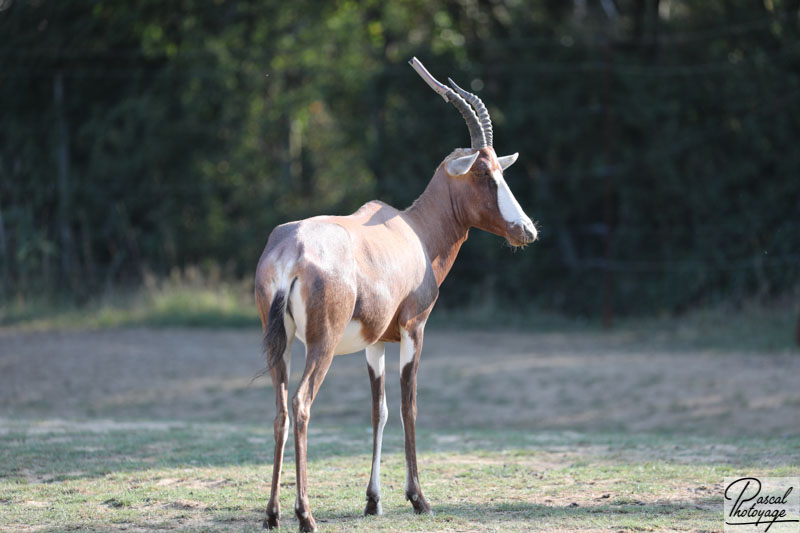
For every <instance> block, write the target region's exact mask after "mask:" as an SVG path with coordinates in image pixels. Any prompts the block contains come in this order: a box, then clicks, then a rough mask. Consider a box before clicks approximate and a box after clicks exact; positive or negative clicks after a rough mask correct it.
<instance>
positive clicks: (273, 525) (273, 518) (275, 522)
mask: <svg viewBox="0 0 800 533" xmlns="http://www.w3.org/2000/svg"><path fill="white" fill-rule="evenodd" d="M279 527H281V522H280V516H279V515H276V514H267V517H266V518H265V519H264V529H278V528H279Z"/></svg>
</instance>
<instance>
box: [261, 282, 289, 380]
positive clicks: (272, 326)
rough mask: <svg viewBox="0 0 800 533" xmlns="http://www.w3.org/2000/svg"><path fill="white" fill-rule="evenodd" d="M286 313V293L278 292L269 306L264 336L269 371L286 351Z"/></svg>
mask: <svg viewBox="0 0 800 533" xmlns="http://www.w3.org/2000/svg"><path fill="white" fill-rule="evenodd" d="M285 312H286V292H285V291H282V290H280V291H277V292H276V293H275V297H274V298H272V305H270V306H269V320H268V322H267V332H266V333H265V334H264V352H265V353H266V355H267V369H271V368H272V367H274V366H275V365H277V364H278V362H279V361H280V360H281V358H282V357H283V352H285V351H286V328H285V327H284V325H283V314H284V313H285Z"/></svg>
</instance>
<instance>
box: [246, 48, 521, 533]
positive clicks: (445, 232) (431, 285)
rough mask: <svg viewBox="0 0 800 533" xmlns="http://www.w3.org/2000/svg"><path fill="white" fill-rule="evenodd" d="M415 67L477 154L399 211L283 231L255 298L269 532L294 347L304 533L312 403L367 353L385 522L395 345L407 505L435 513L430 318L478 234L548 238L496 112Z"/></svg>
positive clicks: (462, 152)
mask: <svg viewBox="0 0 800 533" xmlns="http://www.w3.org/2000/svg"><path fill="white" fill-rule="evenodd" d="M409 63H410V64H411V66H412V67H413V68H414V70H415V71H416V72H417V73H418V74H419V75H420V76H421V77H422V79H423V80H424V81H425V82H426V83H427V84H428V85H429V86H430V87H431V89H433V90H434V91H435V92H436V93H437V94H439V95H440V96H441V97H442V98H443V99H444V101H445V102H449V103H452V104H453V105H454V106H455V107H456V109H458V111H459V112H460V113H461V115H462V116H463V117H464V120H465V121H466V123H467V127H468V129H469V134H470V141H471V148H469V149H465V148H460V149H456V150H454V151H453V152H452V153H451V154H450V155H448V156H447V157H446V158H445V159H444V161H442V162H441V164H439V166H438V168H437V169H436V172H435V174H434V175H433V178H431V180H430V183H429V184H428V186H427V188H426V189H425V191H424V192H423V193H422V195H421V196H420V197H419V198H417V199H416V201H414V203H413V204H412V205H411V206H410V207H408V208H407V209H405V210H404V211H399V210H397V209H395V208H394V207H392V206H390V205H387V204H385V203H383V202H380V201H371V202H368V203H366V204H364V205H363V206H362V207H361V208H359V209H358V211H356V212H355V213H353V214H352V215H349V216H317V217H313V218H308V219H305V220H300V221H297V222H289V223H287V224H282V225H280V226H278V227H276V228H275V229H274V230H273V232H272V233H271V234H270V236H269V240H268V242H267V246H266V248H265V249H264V252H263V253H262V255H261V259H260V260H259V262H258V267H257V270H256V278H255V298H256V304H257V306H258V312H259V316H260V318H261V322H262V325H263V331H264V349H265V352H266V356H267V366H268V368H269V372H270V375H271V377H272V383H273V385H274V388H275V404H276V415H275V423H274V429H275V455H274V461H273V470H272V489H271V493H270V498H269V503H268V504H267V514H266V519H265V520H264V527H265V528H270V529H272V528H276V527H278V526H279V519H280V508H279V504H278V493H279V490H280V477H281V466H282V463H283V450H284V446H285V445H286V440H287V437H288V435H289V409H288V405H287V402H288V398H287V396H288V390H287V387H288V382H289V371H290V358H291V345H292V340H293V339H294V337H297V338H298V339H300V340H301V341H302V342H303V344H305V348H306V362H305V368H304V369H303V376H302V378H301V379H300V383H299V384H298V386H297V390H296V392H295V393H294V396H293V397H292V413H293V417H294V446H295V462H296V467H297V485H296V489H297V496H296V500H295V506H294V512H295V515H296V516H297V519H298V521H299V526H300V530H301V531H315V530H316V524H315V522H314V518H313V517H312V515H311V509H310V507H309V502H308V482H307V479H306V452H307V447H306V443H307V438H306V437H307V434H306V432H307V428H308V422H309V417H310V410H311V404H312V403H313V401H314V398H315V397H316V395H317V392H318V391H319V388H320V386H321V385H322V382H323V380H324V379H325V375H326V374H327V372H328V369H329V368H330V365H331V362H332V361H333V358H334V356H336V355H341V354H349V353H353V352H357V351H360V350H365V351H366V358H367V371H368V373H369V380H370V385H371V388H372V429H373V439H372V473H371V475H370V480H369V484H368V486H367V503H366V508H365V509H364V514H365V515H378V514H381V512H382V511H381V487H380V462H381V441H382V438H383V428H384V426H385V424H386V418H387V415H388V410H387V407H386V399H385V396H384V384H385V381H386V373H385V358H384V346H385V343H387V342H399V343H400V365H399V368H400V390H401V406H402V422H403V429H404V432H405V462H406V482H405V495H406V499H407V500H408V501H410V502H411V505H412V507H413V509H414V512H416V513H418V514H422V513H430V512H431V507H430V505H429V504H428V502H427V501H426V500H425V497H424V496H423V495H422V490H421V488H420V483H419V478H418V475H417V455H416V445H415V428H414V423H415V420H416V416H417V400H416V396H417V368H418V366H419V360H420V354H421V352H422V338H423V331H424V329H425V323H426V321H427V319H428V315H429V314H430V312H431V310H432V309H433V305H434V304H435V303H436V299H437V298H438V295H439V286H440V285H441V284H442V282H443V281H444V279H445V277H446V276H447V274H448V272H449V271H450V268H451V267H452V265H453V262H454V261H455V259H456V255H457V254H458V251H459V249H460V248H461V245H462V244H464V241H466V240H467V235H468V233H469V230H470V228H473V227H475V228H479V229H482V230H484V231H488V232H491V233H494V234H496V235H499V236H501V237H505V238H506V240H507V241H508V242H509V244H511V245H512V246H515V247H519V246H524V245H527V244H530V243H532V242H533V241H535V240H536V237H537V232H536V227H535V226H534V224H533V223H532V222H531V219H530V218H528V216H527V215H526V214H525V213H524V212H523V210H522V208H521V207H520V205H519V203H517V200H516V199H515V198H514V195H513V194H512V193H511V190H510V189H509V188H508V185H507V184H506V182H505V180H504V179H503V171H504V170H505V169H507V168H508V167H509V166H511V165H512V164H513V163H514V162H515V161H516V160H517V156H518V155H519V154H516V153H515V154H513V155H507V156H503V157H497V155H496V154H495V151H494V148H493V147H492V141H493V134H492V123H491V119H490V118H489V113H488V111H487V110H486V106H485V105H484V104H483V102H481V100H480V99H479V98H478V97H477V96H476V95H474V94H472V93H469V92H467V91H465V90H463V89H461V88H460V87H459V86H458V85H456V84H455V83H454V82H453V80H451V79H449V78H448V81H449V82H450V85H451V86H452V88H451V87H448V86H446V85H444V84H442V83H440V82H439V81H437V80H436V79H435V78H434V77H433V76H432V75H431V74H430V73H429V72H428V71H427V69H425V67H424V66H423V65H422V63H420V62H419V60H417V58H416V57H414V58H412V59H411V60H410V61H409Z"/></svg>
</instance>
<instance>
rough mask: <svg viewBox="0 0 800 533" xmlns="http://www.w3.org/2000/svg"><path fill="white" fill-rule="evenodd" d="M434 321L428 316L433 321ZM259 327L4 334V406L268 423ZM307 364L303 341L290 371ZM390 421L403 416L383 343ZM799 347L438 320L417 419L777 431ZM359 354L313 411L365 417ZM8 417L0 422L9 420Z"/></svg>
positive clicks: (0, 395)
mask: <svg viewBox="0 0 800 533" xmlns="http://www.w3.org/2000/svg"><path fill="white" fill-rule="evenodd" d="M429 329H430V328H429ZM260 335H261V334H260V331H256V330H249V329H248V330H201V329H146V328H141V329H136V328H133V329H125V328H122V329H111V330H99V331H69V332H18V331H14V330H0V417H2V418H36V419H69V420H75V419H93V420H96V419H99V418H113V419H117V420H119V419H139V420H142V419H146V420H150V421H152V420H162V421H186V420H189V421H225V422H255V423H259V422H263V423H264V424H265V425H267V426H271V422H272V416H273V413H274V404H273V394H272V387H271V383H270V379H269V376H266V377H263V378H260V379H258V380H255V381H252V378H253V376H254V375H255V374H256V373H257V372H258V370H259V369H260V368H261V366H262V365H263V358H262V355H261V352H260V343H261V340H260ZM302 366H303V346H302V344H301V343H300V342H299V341H295V343H294V356H293V365H292V367H293V372H292V378H291V381H292V383H293V384H296V383H297V381H298V379H299V377H300V372H301V369H302ZM387 372H388V374H389V375H388V376H387V378H388V379H387V394H388V398H389V409H390V415H389V417H390V420H389V424H390V425H391V424H392V423H393V422H397V420H398V416H399V384H398V379H397V349H396V347H392V348H390V350H389V352H388V354H387ZM798 376H800V356H798V354H797V353H750V352H748V351H736V350H735V349H731V350H726V351H725V352H720V351H701V350H693V349H688V348H685V347H678V348H670V344H669V343H654V342H650V341H648V339H646V338H642V337H641V336H637V335H634V334H631V333H627V332H625V331H616V332H612V333H603V332H596V333H585V332H571V333H519V332H517V333H507V332H489V331H486V332H480V331H471V332H466V333H464V332H454V331H444V330H430V331H428V332H427V334H426V338H425V346H424V350H423V355H422V362H421V366H420V379H419V402H418V403H419V417H418V424H419V425H420V426H421V427H427V428H450V429H452V428H484V429H485V428H489V429H491V428H497V429H505V428H507V429H521V430H531V431H538V430H565V429H569V430H578V431H630V432H643V431H644V432H662V431H663V432H669V433H676V432H687V433H693V434H713V435H729V436H735V435H752V436H758V435H763V436H780V435H785V434H791V435H796V434H798V432H800V387H799V386H798ZM369 394H370V393H369V382H368V378H367V371H366V362H365V359H364V355H363V352H360V353H357V354H352V355H344V356H338V357H337V358H336V360H335V361H334V363H333V365H332V367H331V370H330V372H329V373H328V377H327V378H326V380H325V383H324V384H323V386H322V390H321V392H320V394H319V396H318V398H317V400H316V401H315V404H314V406H313V409H312V423H313V422H316V423H318V424H325V425H336V424H362V423H368V421H369V413H370V404H369V401H370V400H369ZM2 418H0V421H1V420H2Z"/></svg>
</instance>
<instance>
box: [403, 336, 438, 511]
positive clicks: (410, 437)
mask: <svg viewBox="0 0 800 533" xmlns="http://www.w3.org/2000/svg"><path fill="white" fill-rule="evenodd" d="M422 328H423V326H421V325H420V326H417V327H416V328H414V329H412V330H411V331H407V330H405V329H403V328H400V394H401V405H402V411H403V413H402V417H403V430H404V431H405V445H406V499H407V500H408V501H410V502H411V505H412V506H413V507H414V512H415V513H417V514H427V513H430V512H431V506H430V505H428V502H427V501H425V497H424V496H423V495H422V489H420V486H419V475H418V473H417V448H416V437H415V431H414V424H415V423H416V420H417V368H418V367H419V357H420V354H421V353H422Z"/></svg>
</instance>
